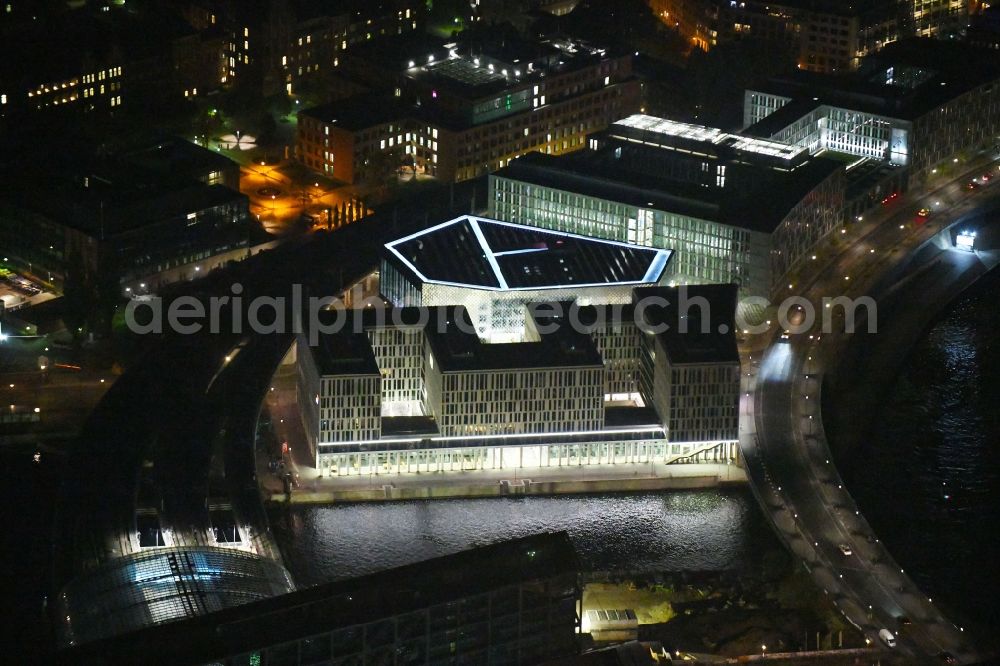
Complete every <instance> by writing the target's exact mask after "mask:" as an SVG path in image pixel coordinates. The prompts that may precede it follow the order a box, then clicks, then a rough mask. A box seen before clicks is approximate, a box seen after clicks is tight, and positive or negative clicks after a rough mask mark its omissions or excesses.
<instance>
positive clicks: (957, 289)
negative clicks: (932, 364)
mask: <svg viewBox="0 0 1000 666" xmlns="http://www.w3.org/2000/svg"><path fill="white" fill-rule="evenodd" d="M979 242H980V243H981V244H983V245H985V244H986V243H989V247H990V248H991V249H990V250H989V251H987V252H980V253H976V254H973V253H968V252H960V251H956V250H954V249H942V248H940V247H938V246H936V245H934V244H933V243H929V244H928V245H927V246H925V247H923V248H921V249H920V250H919V251H917V252H916V253H915V254H914V256H913V258H912V260H910V261H908V262H905V264H904V265H902V266H900V267H898V268H897V269H896V270H893V271H891V272H890V273H889V274H888V275H887V276H886V277H885V278H884V279H883V280H881V281H880V282H879V284H878V285H877V286H876V287H875V288H874V289H873V290H872V292H871V293H870V294H869V295H870V296H871V297H872V298H874V299H875V301H876V303H877V304H878V326H877V331H876V332H874V333H868V332H867V328H866V326H865V324H864V323H862V324H858V331H857V332H856V333H855V334H854V335H853V336H851V337H850V338H849V339H848V340H847V342H846V344H844V345H843V347H842V348H839V349H835V350H833V351H832V352H830V354H829V355H830V356H831V357H832V356H836V357H837V359H838V360H837V362H836V363H832V364H830V366H831V367H832V368H833V370H832V372H830V373H828V374H827V375H826V376H825V377H824V381H823V397H824V400H823V406H822V407H823V409H822V414H823V425H824V428H825V430H826V433H827V438H828V441H829V443H830V448H831V453H832V454H833V455H834V458H835V460H837V462H838V463H840V462H843V461H844V460H845V459H846V457H847V456H849V455H851V454H852V453H853V452H855V451H856V450H857V449H858V447H859V446H860V445H861V444H862V442H864V441H865V438H866V437H867V435H868V433H869V432H870V430H871V427H872V424H873V423H874V420H875V418H876V417H877V415H878V413H879V411H880V409H881V407H882V405H883V397H884V396H885V395H886V394H887V392H888V391H889V389H890V388H891V386H892V384H893V383H894V382H895V380H896V378H897V377H898V375H899V371H900V369H901V368H902V367H903V364H904V363H905V362H906V359H907V358H908V357H909V355H910V353H911V351H912V350H913V348H914V346H915V345H916V344H917V343H918V342H919V341H920V340H921V338H923V337H924V335H925V334H926V332H927V330H928V329H929V328H930V327H931V326H932V325H933V324H934V322H935V321H937V320H938V319H939V318H940V317H941V315H942V313H944V312H946V311H947V310H948V309H949V307H950V306H951V305H952V304H953V303H954V302H955V301H956V299H958V298H959V297H960V296H961V295H962V294H963V293H965V292H966V291H967V290H968V289H970V288H971V287H973V286H974V285H975V284H976V283H977V282H978V281H979V280H980V279H981V278H982V277H984V276H985V275H987V274H989V273H990V272H991V271H992V270H996V268H997V263H996V261H997V255H998V252H1000V251H998V250H997V249H996V248H998V247H1000V224H998V223H997V222H996V221H994V222H993V223H992V224H991V225H990V226H989V227H988V228H986V229H983V230H981V231H980V241H979Z"/></svg>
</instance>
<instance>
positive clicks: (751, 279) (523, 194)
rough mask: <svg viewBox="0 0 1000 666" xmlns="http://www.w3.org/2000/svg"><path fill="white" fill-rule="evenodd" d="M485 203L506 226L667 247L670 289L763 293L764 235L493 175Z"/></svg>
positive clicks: (766, 271) (766, 268) (767, 274)
mask: <svg viewBox="0 0 1000 666" xmlns="http://www.w3.org/2000/svg"><path fill="white" fill-rule="evenodd" d="M722 177H723V178H724V177H725V176H722ZM489 206H490V209H489V215H490V216H491V217H494V218H497V219H500V220H506V221H508V222H514V223H519V224H528V225H533V226H537V227H541V228H543V229H552V230H555V231H564V232H568V233H575V234H580V235H584V236H591V237H595V238H604V239H608V240H616V241H620V242H625V243H634V244H636V245H644V246H647V247H655V248H659V249H669V250H673V251H674V255H673V258H672V259H671V263H670V266H669V267H668V269H667V270H668V276H669V277H668V281H669V282H671V283H673V284H678V285H681V284H706V283H712V284H726V283H732V284H738V285H740V288H741V291H742V292H743V293H744V294H748V295H766V294H767V293H768V290H769V288H770V270H769V263H768V255H769V253H770V239H769V238H768V235H767V234H764V233H760V232H756V231H751V230H748V229H743V228H740V227H736V226H732V225H728V224H721V223H718V222H713V221H710V220H704V219H699V218H697V217H692V216H688V215H680V214H676V213H670V212H666V211H662V210H655V209H651V208H640V207H637V206H631V205H628V204H624V203H619V202H614V201H608V200H605V199H601V198H598V197H594V196H589V195H585V194H578V193H574V192H567V191H563V190H559V189H554V188H550V187H544V186H540V185H535V184H532V183H527V182H523V181H518V180H513V179H510V178H504V177H500V176H491V177H490V196H489Z"/></svg>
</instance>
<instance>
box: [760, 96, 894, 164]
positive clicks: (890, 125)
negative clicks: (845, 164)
mask: <svg viewBox="0 0 1000 666" xmlns="http://www.w3.org/2000/svg"><path fill="white" fill-rule="evenodd" d="M791 101H792V100H791V99H790V98H788V97H784V96H782V95H775V94H771V93H763V92H759V91H754V90H748V91H747V92H746V95H745V98H744V105H743V120H744V123H743V125H744V127H750V126H751V125H754V124H756V123H758V122H760V121H761V120H763V119H764V118H767V117H768V116H770V115H771V114H772V113H774V112H776V111H777V110H778V109H780V108H781V107H783V106H785V105H786V104H788V103H789V102H791ZM912 133H913V132H912V124H911V123H910V122H909V121H906V120H900V119H898V118H890V117H888V116H882V115H878V114H874V113H867V112H864V111H855V110H852V109H847V108H842V107H836V106H830V105H828V104H822V105H820V106H817V107H816V108H814V109H812V110H811V111H809V112H808V113H805V114H803V115H802V116H800V117H799V118H790V119H789V120H788V124H787V125H786V126H785V127H781V128H775V129H773V131H768V132H766V134H767V135H768V137H767V138H769V139H772V140H774V141H782V142H784V143H788V144H791V145H795V146H801V147H803V148H808V149H809V152H810V153H813V154H815V153H818V152H819V151H821V150H832V151H835V152H839V153H846V154H848V155H857V156H858V157H870V158H873V159H878V160H885V161H888V162H892V163H893V164H898V165H907V164H909V162H910V138H911V136H912Z"/></svg>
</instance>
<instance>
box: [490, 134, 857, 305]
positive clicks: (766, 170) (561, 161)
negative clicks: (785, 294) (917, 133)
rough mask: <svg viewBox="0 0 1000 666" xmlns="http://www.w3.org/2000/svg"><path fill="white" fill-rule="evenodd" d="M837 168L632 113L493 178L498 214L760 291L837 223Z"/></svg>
mask: <svg viewBox="0 0 1000 666" xmlns="http://www.w3.org/2000/svg"><path fill="white" fill-rule="evenodd" d="M842 208H843V165H842V163H838V162H836V161H833V160H828V159H825V158H814V157H810V155H809V151H808V150H806V149H804V148H801V147H797V146H793V145H789V144H786V143H781V142H777V141H770V140H763V139H756V138H752V137H746V136H741V135H735V134H728V133H726V132H723V131H721V130H718V129H714V128H710V127H703V126H699V125H690V124H686V123H679V122H675V121H671V120H666V119H662V118H654V117H652V116H645V115H635V116H630V117H628V118H625V119H623V120H620V121H618V122H616V123H613V124H612V125H611V126H610V127H609V128H608V130H607V131H605V132H601V133H598V134H596V135H594V136H592V137H591V140H590V149H589V150H587V151H584V152H581V153H578V154H575V155H568V156H563V157H558V158H555V157H548V156H545V155H528V156H525V157H523V158H521V159H518V160H516V161H514V162H512V163H511V164H510V166H508V167H507V168H506V169H503V170H501V171H500V172H498V173H496V174H494V175H492V176H491V177H490V193H489V212H490V215H492V216H493V217H496V218H498V219H504V220H509V221H511V222H516V223H519V224H529V225H534V226H538V227H541V228H546V229H554V230H559V231H566V232H571V233H578V234H584V235H588V236H594V237H598V238H606V239H611V240H616V241H620V242H626V243H633V244H637V245H641V246H647V247H654V248H669V249H671V250H673V252H674V256H673V258H672V260H671V262H670V267H669V279H668V283H671V284H678V285H682V284H704V283H719V284H728V283H734V284H737V285H739V286H740V288H741V291H742V293H743V294H744V295H757V296H766V295H768V294H769V293H770V292H771V290H772V287H773V285H774V283H775V281H776V280H777V279H779V278H780V277H781V276H782V275H783V274H784V273H785V272H786V271H787V270H788V268H789V267H790V266H792V265H793V264H794V263H795V262H796V261H799V260H801V258H802V257H803V256H804V255H805V254H806V253H807V252H808V251H809V250H811V249H812V247H813V246H814V245H815V244H816V242H818V241H819V240H820V239H821V238H823V237H824V236H826V235H827V234H828V233H829V232H830V231H831V230H832V229H833V228H834V227H836V226H837V225H838V224H839V223H840V222H841V220H842Z"/></svg>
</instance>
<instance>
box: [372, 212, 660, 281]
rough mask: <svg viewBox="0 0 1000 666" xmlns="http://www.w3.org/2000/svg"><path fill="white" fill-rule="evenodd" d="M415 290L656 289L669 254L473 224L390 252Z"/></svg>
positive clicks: (447, 226)
mask: <svg viewBox="0 0 1000 666" xmlns="http://www.w3.org/2000/svg"><path fill="white" fill-rule="evenodd" d="M385 255H386V256H387V257H389V258H390V260H391V261H392V262H393V263H394V265H396V266H398V267H401V268H402V269H403V270H404V272H405V273H407V274H408V275H409V276H410V279H411V280H413V281H414V282H415V283H422V282H433V283H445V284H452V285H456V286H467V287H470V288H479V289H492V290H518V289H565V288H573V287H583V286H603V285H615V284H643V283H644V284H656V283H658V282H659V280H660V278H661V277H662V276H663V274H664V271H665V270H666V267H667V264H668V262H669V260H670V255H671V253H670V252H669V251H667V250H656V249H652V248H647V247H640V246H636V245H627V244H625V243H617V242H613V241H604V240H598V239H593V238H586V237H584V236H577V235H573V234H564V233H560V232H556V231H546V230H544V229H538V228H536V227H529V226H525V225H519V224H511V223H507V222H498V221H495V220H488V219H484V218H477V217H472V216H465V217H460V218H457V219H455V220H451V221H449V222H445V223H443V224H440V225H437V226H434V227H431V228H429V229H425V230H424V231H421V232H418V233H416V234H412V235H410V236H407V237H405V238H401V239H399V240H396V241H393V242H391V243H388V244H386V252H385Z"/></svg>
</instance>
